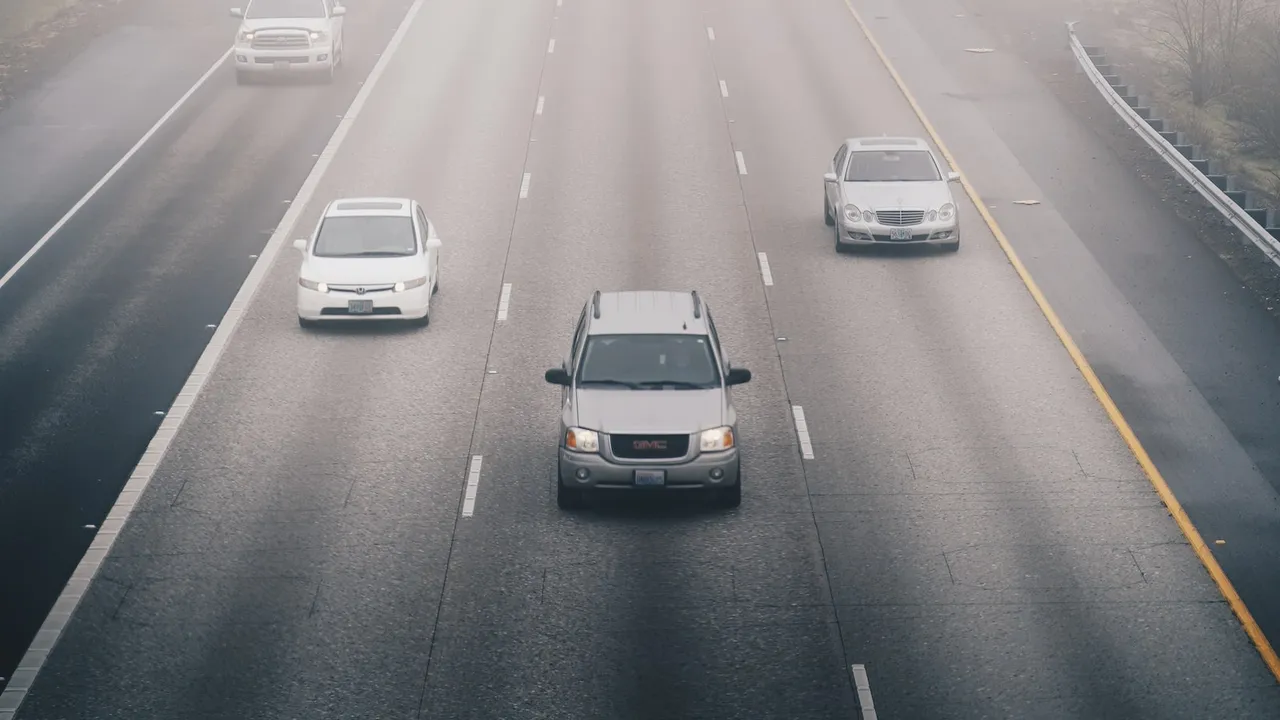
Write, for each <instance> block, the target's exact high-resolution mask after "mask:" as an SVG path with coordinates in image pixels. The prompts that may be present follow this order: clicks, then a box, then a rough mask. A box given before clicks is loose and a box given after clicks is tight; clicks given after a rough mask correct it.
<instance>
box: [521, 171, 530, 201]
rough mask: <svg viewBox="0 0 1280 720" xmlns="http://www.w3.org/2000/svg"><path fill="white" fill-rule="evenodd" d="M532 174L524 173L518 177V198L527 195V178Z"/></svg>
mask: <svg viewBox="0 0 1280 720" xmlns="http://www.w3.org/2000/svg"><path fill="white" fill-rule="evenodd" d="M532 175H533V173H525V174H524V177H523V178H521V179H520V199H521V200H523V199H524V198H527V197H529V180H530V178H531V177H532Z"/></svg>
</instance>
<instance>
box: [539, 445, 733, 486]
mask: <svg viewBox="0 0 1280 720" xmlns="http://www.w3.org/2000/svg"><path fill="white" fill-rule="evenodd" d="M740 464H741V458H740V457H739V455H738V449H737V448H733V449H730V450H725V451H723V452H717V453H702V454H699V455H696V456H694V457H693V458H692V459H689V460H685V461H682V462H678V463H632V462H628V463H621V462H614V461H611V460H607V459H605V458H603V457H601V456H599V455H596V454H592V453H578V452H573V451H571V450H566V449H564V448H563V447H562V448H560V463H559V467H560V484H561V485H563V486H565V487H566V488H571V489H575V490H591V489H596V488H599V489H602V490H605V489H607V490H657V491H661V490H704V489H705V490H709V489H719V488H729V487H733V486H734V485H737V484H738V482H739V481H740V477H739V476H740ZM637 470H661V471H663V472H665V474H666V482H665V483H664V484H662V485H641V486H637V485H636V482H635V474H636V471H637ZM580 471H585V472H586V474H587V477H586V478H582V477H579V475H580ZM717 471H718V473H717ZM713 474H719V476H720V477H719V478H714V477H713Z"/></svg>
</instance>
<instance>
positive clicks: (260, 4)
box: [244, 0, 324, 20]
mask: <svg viewBox="0 0 1280 720" xmlns="http://www.w3.org/2000/svg"><path fill="white" fill-rule="evenodd" d="M244 16H245V19H247V20H261V19H263V18H267V19H272V18H322V17H324V2H323V0H253V1H252V2H250V3H249V9H248V10H246V11H245V14H244Z"/></svg>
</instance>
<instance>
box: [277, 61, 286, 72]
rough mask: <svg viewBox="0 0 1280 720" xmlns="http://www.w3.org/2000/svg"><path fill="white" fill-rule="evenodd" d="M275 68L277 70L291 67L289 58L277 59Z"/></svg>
mask: <svg viewBox="0 0 1280 720" xmlns="http://www.w3.org/2000/svg"><path fill="white" fill-rule="evenodd" d="M275 69H277V70H288V69H289V61H288V60H277V61H276V63H275Z"/></svg>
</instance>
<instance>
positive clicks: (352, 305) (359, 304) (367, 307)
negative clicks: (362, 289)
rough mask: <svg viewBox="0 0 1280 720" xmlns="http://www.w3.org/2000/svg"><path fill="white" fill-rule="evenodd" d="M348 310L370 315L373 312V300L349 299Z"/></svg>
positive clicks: (353, 313) (356, 313) (354, 313)
mask: <svg viewBox="0 0 1280 720" xmlns="http://www.w3.org/2000/svg"><path fill="white" fill-rule="evenodd" d="M347 312H349V313H351V314H352V315H368V314H370V313H372V312H373V301H372V300H348V301H347Z"/></svg>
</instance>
